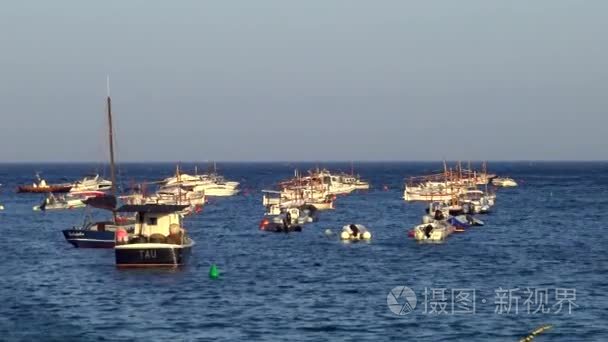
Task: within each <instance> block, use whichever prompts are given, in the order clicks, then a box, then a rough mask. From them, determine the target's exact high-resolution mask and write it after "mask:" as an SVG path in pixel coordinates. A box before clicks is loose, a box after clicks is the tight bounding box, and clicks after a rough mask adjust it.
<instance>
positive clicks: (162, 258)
mask: <svg viewBox="0 0 608 342" xmlns="http://www.w3.org/2000/svg"><path fill="white" fill-rule="evenodd" d="M186 207H187V206H180V205H167V204H144V205H124V206H122V207H120V208H118V210H117V212H122V213H135V214H136V216H135V227H134V231H133V233H129V232H127V231H126V230H123V229H120V228H119V229H118V230H117V231H116V242H115V243H116V245H115V247H114V252H115V256H116V266H117V267H120V268H123V267H177V266H182V265H185V264H186V263H187V262H188V259H189V257H190V254H191V250H192V246H194V241H193V240H192V239H191V238H190V237H189V236H188V234H187V232H186V230H185V229H184V228H183V227H182V222H181V215H180V214H179V212H180V211H182V210H184V209H185V208H186Z"/></svg>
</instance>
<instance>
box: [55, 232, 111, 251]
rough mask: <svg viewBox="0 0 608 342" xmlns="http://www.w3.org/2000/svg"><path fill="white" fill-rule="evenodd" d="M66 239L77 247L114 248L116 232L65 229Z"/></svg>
mask: <svg viewBox="0 0 608 342" xmlns="http://www.w3.org/2000/svg"><path fill="white" fill-rule="evenodd" d="M63 236H64V237H65V239H66V241H67V242H69V243H70V244H71V245H73V246H74V247H76V248H113V247H114V232H112V231H103V232H100V231H92V230H82V229H66V230H63Z"/></svg>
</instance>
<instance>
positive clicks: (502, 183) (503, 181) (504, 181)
mask: <svg viewBox="0 0 608 342" xmlns="http://www.w3.org/2000/svg"><path fill="white" fill-rule="evenodd" d="M492 185H494V186H498V187H502V188H510V187H515V186H517V182H516V181H515V180H514V179H513V178H507V177H497V178H494V179H492Z"/></svg>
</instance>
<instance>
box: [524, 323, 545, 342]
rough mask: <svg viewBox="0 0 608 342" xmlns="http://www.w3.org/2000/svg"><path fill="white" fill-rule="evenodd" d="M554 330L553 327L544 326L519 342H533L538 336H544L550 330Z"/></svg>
mask: <svg viewBox="0 0 608 342" xmlns="http://www.w3.org/2000/svg"><path fill="white" fill-rule="evenodd" d="M551 328H553V326H552V325H543V326H541V327H539V328H537V329H536V330H534V331H533V332H532V333H530V335H528V336H526V337H524V338H522V339H521V340H519V342H530V341H532V340H533V339H534V338H535V337H536V336H538V335H540V334H542V333H543V332H545V331H547V330H549V329H551Z"/></svg>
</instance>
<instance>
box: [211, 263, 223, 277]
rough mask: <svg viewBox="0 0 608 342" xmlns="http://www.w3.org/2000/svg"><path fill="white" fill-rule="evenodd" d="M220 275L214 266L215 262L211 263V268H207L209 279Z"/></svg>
mask: <svg viewBox="0 0 608 342" xmlns="http://www.w3.org/2000/svg"><path fill="white" fill-rule="evenodd" d="M219 276H220V271H218V269H217V266H215V264H212V265H211V268H209V278H211V279H217V278H219Z"/></svg>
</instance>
